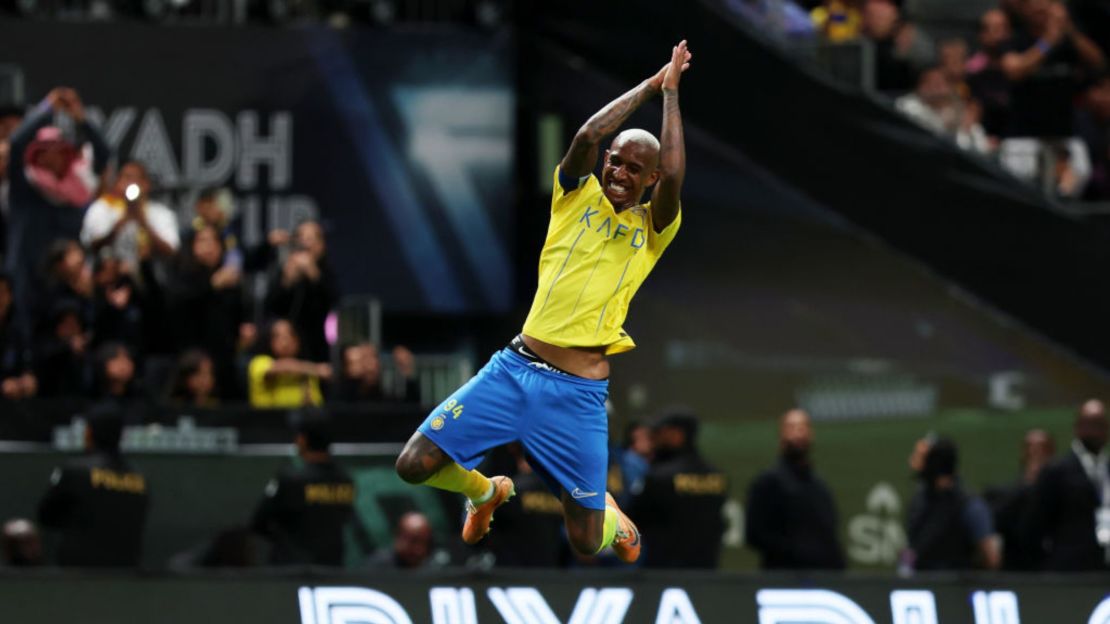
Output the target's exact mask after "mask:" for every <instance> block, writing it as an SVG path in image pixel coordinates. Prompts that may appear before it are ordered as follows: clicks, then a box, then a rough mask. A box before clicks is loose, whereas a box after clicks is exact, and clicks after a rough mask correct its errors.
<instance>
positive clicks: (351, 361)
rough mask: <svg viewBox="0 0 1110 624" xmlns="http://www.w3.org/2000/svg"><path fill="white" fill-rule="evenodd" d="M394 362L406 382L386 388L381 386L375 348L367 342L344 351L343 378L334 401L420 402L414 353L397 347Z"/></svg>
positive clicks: (379, 367)
mask: <svg viewBox="0 0 1110 624" xmlns="http://www.w3.org/2000/svg"><path fill="white" fill-rule="evenodd" d="M393 363H394V365H395V366H396V369H397V374H398V375H400V377H401V380H402V382H403V383H402V384H393V387H392V388H386V387H384V386H383V384H382V365H381V358H380V357H379V356H378V348H377V347H376V346H374V345H373V344H371V343H368V342H367V343H363V344H356V345H350V346H348V347H346V348H344V349H343V376H342V377H341V378H340V379H339V381H338V383H337V384H336V388H335V398H336V399H338V400H340V401H349V402H353V401H379V400H383V399H397V400H401V401H418V400H419V399H420V382H419V380H418V379H417V378H416V363H415V360H414V358H413V355H412V352H411V351H409V350H408V349H407V348H405V347H402V346H398V347H394V349H393Z"/></svg>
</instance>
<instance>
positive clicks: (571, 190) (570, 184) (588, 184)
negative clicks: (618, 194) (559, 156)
mask: <svg viewBox="0 0 1110 624" xmlns="http://www.w3.org/2000/svg"><path fill="white" fill-rule="evenodd" d="M555 184H556V185H557V186H558V188H556V189H555V191H556V193H558V195H559V198H560V199H564V200H568V199H571V198H579V197H583V196H585V195H587V194H591V193H593V192H595V191H600V190H601V182H600V181H598V179H597V176H596V175H594V174H593V172H590V173H587V174H586V175H584V176H575V175H574V174H571V173H567V172H565V171H563V168H562V166H559V167H558V169H557V171H556V172H555Z"/></svg>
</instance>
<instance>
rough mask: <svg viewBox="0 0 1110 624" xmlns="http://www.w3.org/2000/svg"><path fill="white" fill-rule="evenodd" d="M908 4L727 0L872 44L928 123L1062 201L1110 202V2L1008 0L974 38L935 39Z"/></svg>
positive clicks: (826, 37) (885, 82)
mask: <svg viewBox="0 0 1110 624" xmlns="http://www.w3.org/2000/svg"><path fill="white" fill-rule="evenodd" d="M910 4H911V3H910V2H908V1H907V0H728V5H729V6H730V7H731V8H733V9H734V10H735V11H736V12H737V13H738V14H740V15H743V16H745V17H746V18H748V19H750V20H753V21H756V22H757V23H759V24H761V25H765V26H769V27H770V30H771V31H772V32H777V33H779V34H781V35H783V36H784V37H786V38H788V39H790V40H793V41H799V40H802V41H827V42H830V43H834V44H836V43H845V42H854V41H867V42H870V44H871V45H872V46H873V48H874V59H875V69H874V82H875V86H876V89H877V90H878V91H880V92H882V93H884V94H888V95H890V96H892V97H893V98H895V105H896V108H897V109H898V110H900V111H901V112H903V113H904V114H905V115H907V116H908V117H910V118H911V119H913V120H915V121H916V122H918V123H920V124H921V125H922V126H923V127H925V128H927V129H928V130H930V131H932V132H935V133H937V134H939V135H942V136H945V137H948V138H950V139H952V140H953V141H955V142H956V143H957V144H958V145H959V146H960V147H961V148H963V149H965V150H968V151H971V152H975V153H978V154H982V155H985V156H989V157H992V158H995V159H997V160H998V162H999V163H1000V164H1001V165H1002V166H1003V167H1005V168H1006V169H1007V170H1009V171H1010V172H1011V173H1013V174H1014V175H1016V176H1018V177H1020V178H1023V179H1026V180H1028V181H1029V182H1031V183H1033V184H1036V185H1037V186H1039V187H1040V188H1043V189H1045V190H1046V191H1049V192H1051V193H1052V194H1053V195H1056V196H1058V197H1062V198H1071V199H1084V200H1092V201H1096V200H1108V199H1110V64H1108V63H1107V56H1108V55H1110V10H1108V9H1107V8H1106V5H1105V3H1104V2H1102V3H1100V2H1097V1H1096V0H1001V1H1000V2H999V4H998V6H997V7H995V8H991V9H989V10H987V11H985V12H984V13H983V14H982V15H981V16H980V18H979V21H978V23H977V24H973V25H972V24H969V25H968V26H969V29H968V32H967V33H966V34H956V35H952V33H951V32H949V31H945V32H941V33H937V35H936V36H934V35H933V34H932V33H929V32H927V29H926V28H925V27H922V26H919V25H917V24H915V23H914V20H913V19H912V12H911V9H912V8H913V6H909V5H910ZM925 4H928V0H923V1H921V2H917V3H916V5H914V6H917V7H920V6H922V5H925ZM807 18H808V19H807Z"/></svg>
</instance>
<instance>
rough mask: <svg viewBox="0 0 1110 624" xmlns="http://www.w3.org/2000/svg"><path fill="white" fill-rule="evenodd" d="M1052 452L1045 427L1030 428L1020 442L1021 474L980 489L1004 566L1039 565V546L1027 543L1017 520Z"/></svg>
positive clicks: (1029, 567)
mask: <svg viewBox="0 0 1110 624" xmlns="http://www.w3.org/2000/svg"><path fill="white" fill-rule="evenodd" d="M1055 453H1056V440H1054V439H1053V438H1052V436H1051V435H1049V433H1048V432H1047V431H1045V430H1044V429H1030V430H1029V431H1027V432H1026V433H1025V438H1024V439H1022V444H1021V459H1020V466H1021V475H1020V476H1019V477H1018V479H1017V480H1016V481H1015V482H1013V483H1011V484H1008V485H1004V486H998V487H993V488H988V489H987V490H986V491H985V492H983V498H985V499H986V501H987V504H989V505H990V507H991V513H992V514H994V526H995V528H996V529H997V530H998V534H999V535H1000V536H1001V537H1002V568H1003V569H1005V570H1015V571H1019V570H1037V569H1039V568H1040V566H1041V555H1042V554H1043V553H1042V552H1041V548H1040V547H1032V548H1030V547H1029V545H1028V544H1027V543H1026V542H1025V540H1024V536H1023V535H1022V534H1021V523H1022V521H1023V520H1024V519H1025V518H1026V517H1027V516H1028V515H1029V512H1030V511H1031V508H1030V505H1032V504H1033V485H1034V484H1035V483H1036V482H1037V477H1038V476H1039V475H1040V473H1041V470H1042V469H1043V468H1044V467H1045V465H1047V464H1048V462H1049V461H1051V460H1052V456H1053V455H1054V454H1055Z"/></svg>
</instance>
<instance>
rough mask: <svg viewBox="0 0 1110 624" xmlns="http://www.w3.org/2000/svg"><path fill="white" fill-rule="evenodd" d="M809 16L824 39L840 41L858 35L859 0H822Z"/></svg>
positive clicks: (859, 22)
mask: <svg viewBox="0 0 1110 624" xmlns="http://www.w3.org/2000/svg"><path fill="white" fill-rule="evenodd" d="M809 16H810V18H811V19H812V20H813V25H814V26H815V27H816V28H817V31H818V32H820V33H821V35H822V36H823V37H824V38H825V40H826V41H830V42H832V43H841V42H844V41H852V40H854V39H856V38H858V37H859V35H860V24H861V22H862V18H861V15H860V0H823V1H822V2H821V5H820V6H818V7H815V8H814V9H813V10H812V11H810V12H809Z"/></svg>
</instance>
